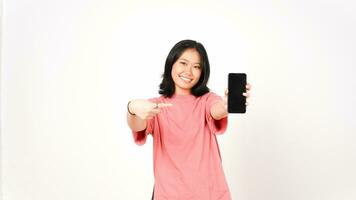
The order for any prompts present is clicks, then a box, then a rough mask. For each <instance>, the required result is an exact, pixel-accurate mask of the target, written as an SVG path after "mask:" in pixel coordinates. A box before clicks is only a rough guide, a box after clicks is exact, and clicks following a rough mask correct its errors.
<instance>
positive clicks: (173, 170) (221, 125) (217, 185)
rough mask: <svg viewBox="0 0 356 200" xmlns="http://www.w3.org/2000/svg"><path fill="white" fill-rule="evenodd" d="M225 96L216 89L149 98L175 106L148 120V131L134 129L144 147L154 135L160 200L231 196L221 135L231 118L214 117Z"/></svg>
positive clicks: (216, 199) (226, 198)
mask: <svg viewBox="0 0 356 200" xmlns="http://www.w3.org/2000/svg"><path fill="white" fill-rule="evenodd" d="M221 99H222V98H221V97H220V96H218V95H216V94H215V93H213V92H209V93H206V94H204V95H203V96H201V97H195V96H193V95H173V96H172V97H171V98H166V97H163V96H161V97H157V98H152V99H149V100H150V101H151V102H156V103H172V104H173V106H171V107H165V108H162V109H161V113H159V114H158V115H156V116H155V117H154V118H152V119H150V120H147V128H146V129H145V130H143V131H140V132H134V131H133V132H132V133H133V137H134V140H135V142H136V144H138V145H143V144H145V142H146V139H147V135H148V134H151V135H152V136H153V159H154V177H155V187H154V199H155V200H188V199H191V200H231V195H230V191H229V188H228V185H227V182H226V180H225V175H224V171H223V167H222V163H221V156H220V150H219V145H218V142H217V139H216V134H222V133H224V132H225V130H226V127H227V117H226V118H223V119H221V120H214V119H213V118H212V117H211V115H210V108H211V106H212V105H213V104H214V103H216V102H217V101H219V100H221Z"/></svg>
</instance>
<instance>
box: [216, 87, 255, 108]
mask: <svg viewBox="0 0 356 200" xmlns="http://www.w3.org/2000/svg"><path fill="white" fill-rule="evenodd" d="M250 90H251V85H250V84H249V83H247V84H246V92H244V93H242V95H243V96H245V97H246V106H248V105H249V102H248V98H250ZM228 93H229V91H228V89H226V90H225V96H224V99H223V100H224V105H225V106H226V108H227V95H228Z"/></svg>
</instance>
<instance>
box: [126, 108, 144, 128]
mask: <svg viewBox="0 0 356 200" xmlns="http://www.w3.org/2000/svg"><path fill="white" fill-rule="evenodd" d="M127 124H128V125H129V127H130V128H131V130H133V131H137V132H138V131H142V130H145V129H146V127H147V122H146V120H143V119H141V118H139V117H138V116H137V115H132V114H130V113H129V112H127Z"/></svg>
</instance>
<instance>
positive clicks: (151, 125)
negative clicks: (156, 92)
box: [132, 98, 157, 146]
mask: <svg viewBox="0 0 356 200" xmlns="http://www.w3.org/2000/svg"><path fill="white" fill-rule="evenodd" d="M148 100H149V101H151V102H157V100H156V98H153V99H148ZM155 122H156V116H155V117H153V118H152V119H147V120H146V123H147V126H146V129H144V130H142V131H132V136H133V138H134V141H135V143H136V144H137V145H140V146H141V145H144V144H145V143H146V140H147V135H149V134H151V135H153V133H154V130H155Z"/></svg>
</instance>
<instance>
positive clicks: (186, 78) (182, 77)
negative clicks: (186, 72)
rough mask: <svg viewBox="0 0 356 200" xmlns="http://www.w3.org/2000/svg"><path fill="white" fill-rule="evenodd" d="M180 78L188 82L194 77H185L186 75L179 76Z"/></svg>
mask: <svg viewBox="0 0 356 200" xmlns="http://www.w3.org/2000/svg"><path fill="white" fill-rule="evenodd" d="M179 78H180V79H181V80H183V81H184V82H186V83H190V82H192V80H193V79H191V78H188V77H185V76H179Z"/></svg>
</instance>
